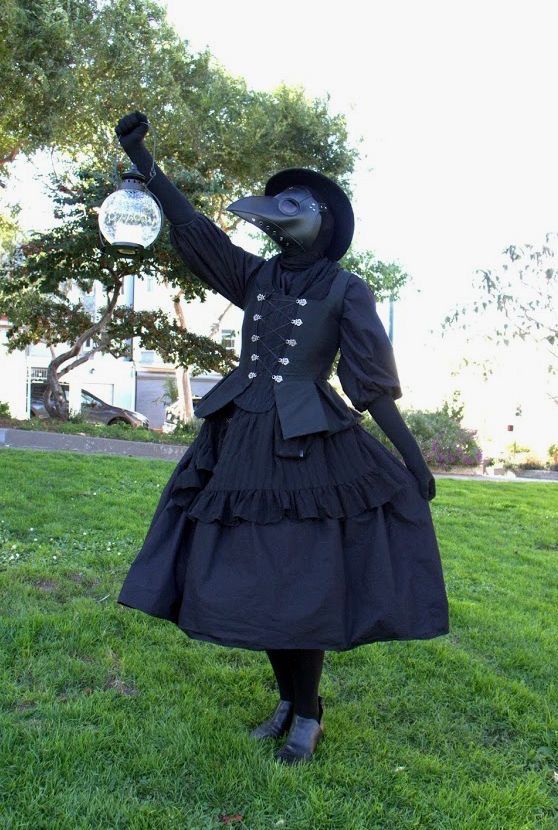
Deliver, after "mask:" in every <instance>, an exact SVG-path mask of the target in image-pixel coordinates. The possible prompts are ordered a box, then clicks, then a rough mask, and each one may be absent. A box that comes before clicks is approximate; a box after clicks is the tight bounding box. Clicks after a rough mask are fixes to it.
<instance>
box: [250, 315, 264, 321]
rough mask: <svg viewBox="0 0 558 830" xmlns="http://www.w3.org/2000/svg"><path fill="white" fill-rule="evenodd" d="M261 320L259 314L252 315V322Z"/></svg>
mask: <svg viewBox="0 0 558 830" xmlns="http://www.w3.org/2000/svg"><path fill="white" fill-rule="evenodd" d="M261 319H262V315H261V314H254V316H253V317H252V320H261Z"/></svg>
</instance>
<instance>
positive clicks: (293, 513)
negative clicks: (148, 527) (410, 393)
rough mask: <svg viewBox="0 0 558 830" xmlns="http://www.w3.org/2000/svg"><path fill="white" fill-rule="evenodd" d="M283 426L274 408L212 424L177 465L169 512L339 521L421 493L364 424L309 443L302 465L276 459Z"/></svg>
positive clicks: (235, 520) (229, 521)
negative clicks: (412, 491) (411, 490)
mask: <svg viewBox="0 0 558 830" xmlns="http://www.w3.org/2000/svg"><path fill="white" fill-rule="evenodd" d="M218 415H219V414H218ZM277 418H278V415H277V411H276V409H275V408H274V409H271V410H269V411H268V412H265V413H252V412H246V411H244V410H242V409H239V408H238V407H235V406H234V405H233V406H232V407H230V408H228V409H227V414H226V415H225V414H223V413H221V414H220V415H219V416H218V417H215V416H214V417H212V418H211V417H210V418H207V419H206V420H205V421H204V424H203V426H202V428H201V430H200V433H199V435H198V437H197V438H196V440H195V441H194V443H193V444H192V446H191V447H190V450H189V452H188V453H187V454H186V455H185V456H184V458H183V459H182V460H181V461H180V462H179V464H178V467H179V469H178V470H177V471H176V475H175V477H174V481H173V485H172V488H171V489H170V492H169V494H168V505H169V506H170V505H173V506H176V505H178V506H180V507H181V508H182V509H183V511H184V512H185V514H186V516H187V517H188V518H189V519H194V520H198V521H201V522H219V523H220V524H223V525H229V526H236V525H238V524H239V523H240V522H244V521H248V522H256V523H258V524H271V523H276V522H280V521H282V520H283V519H324V518H336V519H340V518H348V517H351V516H357V515H359V514H361V513H363V512H366V511H368V510H371V509H373V508H375V507H378V506H380V505H382V504H385V503H386V502H388V501H389V500H390V499H391V498H393V496H395V494H396V493H398V492H400V491H401V490H403V489H405V488H408V487H412V486H416V482H415V479H414V477H413V476H412V474H411V473H410V472H409V471H408V470H407V468H406V467H405V465H404V464H403V463H402V462H401V461H399V460H398V459H397V458H396V457H395V455H393V453H391V452H390V451H389V450H387V449H386V448H385V447H384V446H383V445H382V444H381V443H380V442H379V441H378V440H377V439H375V438H374V437H373V436H372V435H370V433H368V432H367V431H366V430H365V429H364V428H363V427H361V426H360V424H358V423H357V424H354V425H352V426H350V427H348V428H347V429H344V430H341V431H340V432H337V433H335V434H334V435H329V436H323V435H321V434H316V435H314V436H309V440H307V442H306V449H305V453H304V456H303V457H301V458H295V457H292V458H288V457H287V458H286V457H283V456H282V455H279V454H277V453H276V452H275V451H274V450H275V448H276V446H277V442H276V441H274V436H275V435H276V434H277V429H278V422H277Z"/></svg>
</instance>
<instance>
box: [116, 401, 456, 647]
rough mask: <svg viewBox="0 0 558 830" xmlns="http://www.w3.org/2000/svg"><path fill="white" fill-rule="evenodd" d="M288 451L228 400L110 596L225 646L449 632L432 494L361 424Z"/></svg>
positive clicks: (270, 414) (271, 415)
mask: <svg viewBox="0 0 558 830" xmlns="http://www.w3.org/2000/svg"><path fill="white" fill-rule="evenodd" d="M302 445H303V450H302V454H301V455H298V456H295V455H294V454H293V453H291V454H290V455H289V454H288V453H285V442H284V440H283V439H282V437H281V431H280V424H279V419H278V414H277V410H276V408H275V407H272V408H271V409H269V410H268V411H267V412H259V413H256V412H247V411H245V410H243V409H240V408H239V407H237V406H236V405H235V404H234V403H233V402H231V403H230V404H229V405H228V406H227V407H225V408H224V409H222V410H219V411H218V412H216V413H214V414H213V415H210V416H209V417H208V418H206V419H205V420H204V423H203V425H202V427H201V430H200V432H199V434H198V436H197V438H196V439H195V441H194V442H193V443H192V444H191V445H190V447H189V448H188V449H187V450H186V452H185V453H184V456H183V457H182V459H181V460H180V461H179V462H178V464H177V465H176V467H175V469H174V471H173V473H172V475H171V477H170V479H169V481H168V483H167V484H166V486H165V488H164V490H163V492H162V494H161V496H160V499H159V503H158V505H157V509H156V511H155V514H154V516H153V518H152V520H151V523H150V526H149V528H148V531H147V534H146V537H145V540H144V542H143V545H142V547H141V550H140V551H139V553H138V554H137V556H136V558H135V560H134V561H133V563H132V564H131V566H130V569H129V571H128V573H127V575H126V578H125V580H124V583H123V585H122V588H121V590H120V594H119V596H118V599H117V601H118V602H119V603H120V604H122V605H126V606H130V607H132V608H137V609H139V610H141V611H144V612H145V613H147V614H151V615H152V616H156V617H161V618H164V619H167V620H170V621H171V622H173V623H175V624H176V625H177V626H178V627H179V628H181V629H182V630H183V631H184V632H185V633H186V634H187V635H189V636H190V637H192V638H194V639H198V640H206V641H209V642H214V643H218V644H220V645H224V646H233V647H240V648H248V649H256V650H264V649H266V648H320V649H324V650H326V649H327V650H331V651H345V650H348V649H351V648H354V647H355V646H358V645H362V644H364V643H371V642H375V641H378V640H394V639H399V640H407V639H426V638H432V637H437V636H439V635H441V634H447V633H448V630H449V626H448V603H447V596H446V591H445V585H444V578H443V572H442V565H441V560H440V553H439V549H438V544H437V540H436V535H435V530H434V527H433V523H432V517H431V513H430V506H429V502H428V501H426V500H425V499H423V497H422V496H421V495H420V492H419V489H418V484H417V482H416V480H415V478H414V476H413V475H412V473H410V472H409V470H408V469H407V468H406V466H405V465H404V464H403V463H402V462H401V461H399V459H398V458H396V456H395V455H394V454H393V453H391V452H390V451H389V450H388V449H387V448H386V447H384V446H383V445H382V444H381V443H380V442H379V441H378V440H377V439H375V438H374V437H373V436H372V435H370V433H368V432H367V431H366V430H365V429H364V428H363V427H362V426H361V425H360V424H359V423H355V424H353V425H352V426H350V427H348V428H347V429H344V430H342V431H340V432H337V433H334V434H332V435H329V436H328V435H325V434H322V435H320V434H318V435H314V436H309V437H306V438H305V439H304V440H303V442H302V443H301V446H302Z"/></svg>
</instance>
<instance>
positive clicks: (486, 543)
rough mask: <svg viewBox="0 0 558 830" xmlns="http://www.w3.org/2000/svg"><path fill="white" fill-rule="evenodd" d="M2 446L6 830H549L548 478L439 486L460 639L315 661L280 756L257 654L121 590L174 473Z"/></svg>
mask: <svg viewBox="0 0 558 830" xmlns="http://www.w3.org/2000/svg"><path fill="white" fill-rule="evenodd" d="M0 458H1V462H2V465H3V471H4V472H3V475H2V479H1V482H0V501H1V504H2V512H1V520H0V542H1V547H0V551H1V552H0V613H1V616H0V626H1V627H0V635H1V651H0V683H1V687H2V690H1V694H0V827H1V828H2V830H16V828H17V830H23V829H24V828H25V830H28V829H29V830H31V828H32V830H82V828H84V829H85V828H87V829H88V830H89V828H95V830H113V829H114V828H126V829H127V830H128V828H129V829H130V830H139V829H140V828H141V830H179V829H180V830H213V828H219V827H223V826H232V827H235V828H242V830H244V829H245V828H248V829H249V830H264V828H266V830H267V828H284V830H322V829H323V830H331V829H334V830H338V829H339V830H340V829H341V828H343V830H411V829H412V830H415V829H416V828H420V830H423V828H425V830H458V828H459V830H556V827H557V825H558V783H557V777H558V776H557V775H556V772H555V771H556V770H558V758H557V743H558V741H557V729H558V720H557V711H558V709H557V704H558V691H557V680H556V678H557V671H556V670H557V666H558V636H557V630H556V629H557V621H556V605H557V596H558V591H557V564H558V527H557V524H558V520H557V514H558V488H557V487H556V486H554V485H552V484H544V483H541V484H525V483H518V482H515V483H514V482H509V483H508V482H506V483H500V484H495V483H494V482H486V483H485V482H478V481H468V482H466V481H456V480H452V479H441V480H438V482H437V491H438V495H437V497H436V499H435V500H434V501H433V502H431V509H432V513H433V517H434V522H435V524H436V528H437V532H438V539H439V542H440V549H441V552H442V558H443V563H444V570H445V574H446V581H447V587H448V594H449V598H450V623H451V634H449V635H448V636H445V637H440V638H437V639H434V640H430V641H409V642H390V643H375V644H370V645H366V646H362V647H359V648H356V649H354V650H352V651H349V652H344V653H335V652H327V653H326V658H325V664H324V674H323V681H322V686H321V692H322V694H323V696H324V698H325V704H326V710H325V715H324V723H325V729H326V737H325V739H324V741H323V742H322V743H321V744H320V746H319V747H318V751H317V754H316V757H315V758H314V761H313V762H312V763H311V764H307V765H302V766H298V767H283V766H282V765H279V764H277V762H276V761H274V760H273V756H272V752H273V748H274V745H273V743H271V744H266V745H261V744H254V743H253V742H252V741H251V740H250V739H249V738H248V736H247V733H248V731H249V728H251V726H252V725H254V724H255V723H257V722H258V721H260V720H262V719H263V718H264V717H266V716H267V715H268V714H269V712H270V711H271V709H272V707H273V706H274V705H275V702H276V691H275V686H274V682H273V679H272V674H271V668H270V666H269V664H268V663H267V659H266V657H265V655H264V653H263V652H255V651H248V650H245V649H233V648H224V647H221V646H217V645H214V644H211V643H203V642H200V641H195V640H192V639H190V638H188V637H187V636H186V635H185V634H183V633H182V632H181V631H180V630H179V629H178V628H176V626H174V625H173V624H171V623H169V622H166V621H164V620H158V619H155V618H153V617H149V616H147V615H145V614H142V613H141V612H139V611H135V610H133V609H129V608H124V607H123V606H119V605H117V603H116V602H115V598H116V595H117V593H118V590H119V588H120V585H121V582H122V580H123V578H124V575H125V573H126V570H127V567H128V565H129V563H130V562H131V560H132V559H133V557H134V555H135V552H136V550H137V549H138V546H139V545H140V544H141V541H142V539H143V535H144V531H145V529H146V528H147V525H148V523H149V521H150V518H151V515H152V513H153V510H154V508H155V505H156V502H157V499H158V496H159V493H160V490H161V488H162V487H163V486H164V484H165V483H166V481H167V479H168V477H169V475H170V473H171V471H172V469H173V463H171V462H167V461H152V460H138V459H133V458H116V457H104V456H95V455H92V456H84V455H81V454H78V453H40V452H32V451H26V450H13V449H4V450H3V452H2V453H1V455H0ZM54 557H56V558H54ZM226 816H232V817H235V816H242V817H243V818H242V819H240V818H237V819H236V820H235V819H234V818H233V819H230V820H226V819H225V818H224V817H226Z"/></svg>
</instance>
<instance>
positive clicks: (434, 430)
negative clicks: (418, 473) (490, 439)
mask: <svg viewBox="0 0 558 830" xmlns="http://www.w3.org/2000/svg"><path fill="white" fill-rule="evenodd" d="M457 397H458V393H456V394H454V396H453V399H452V402H451V403H450V404H448V403H447V402H445V403H444V404H443V405H442V406H441V407H440V409H437V410H433V411H430V410H420V409H406V410H403V409H402V410H401V414H402V416H403V419H404V420H405V423H406V424H407V426H408V427H409V429H410V431H411V432H412V434H413V435H414V437H415V439H416V441H417V444H418V445H419V447H420V450H421V453H422V455H423V457H424V460H425V461H426V463H427V464H428V465H429V466H431V467H441V468H443V469H448V468H449V467H451V466H464V467H474V466H476V465H478V464H480V462H481V460H482V450H481V448H480V446H479V445H478V443H477V440H476V434H477V432H476V430H471V429H467V428H465V427H464V426H463V425H462V423H461V419H462V407H461V405H460V404H459V403H458V402H457ZM363 425H364V426H365V427H366V429H368V430H369V431H370V432H371V433H372V435H374V436H375V437H376V438H377V439H378V440H379V441H381V442H382V443H383V444H384V446H387V447H388V448H389V449H391V450H392V451H394V452H395V453H396V455H399V453H398V451H397V450H396V449H395V447H393V445H392V443H391V441H390V440H389V439H388V438H387V437H386V435H385V434H384V432H383V431H382V430H381V429H380V427H379V426H378V425H377V424H376V422H375V421H374V420H373V418H371V417H370V415H368V414H366V415H365V418H364V421H363Z"/></svg>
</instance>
